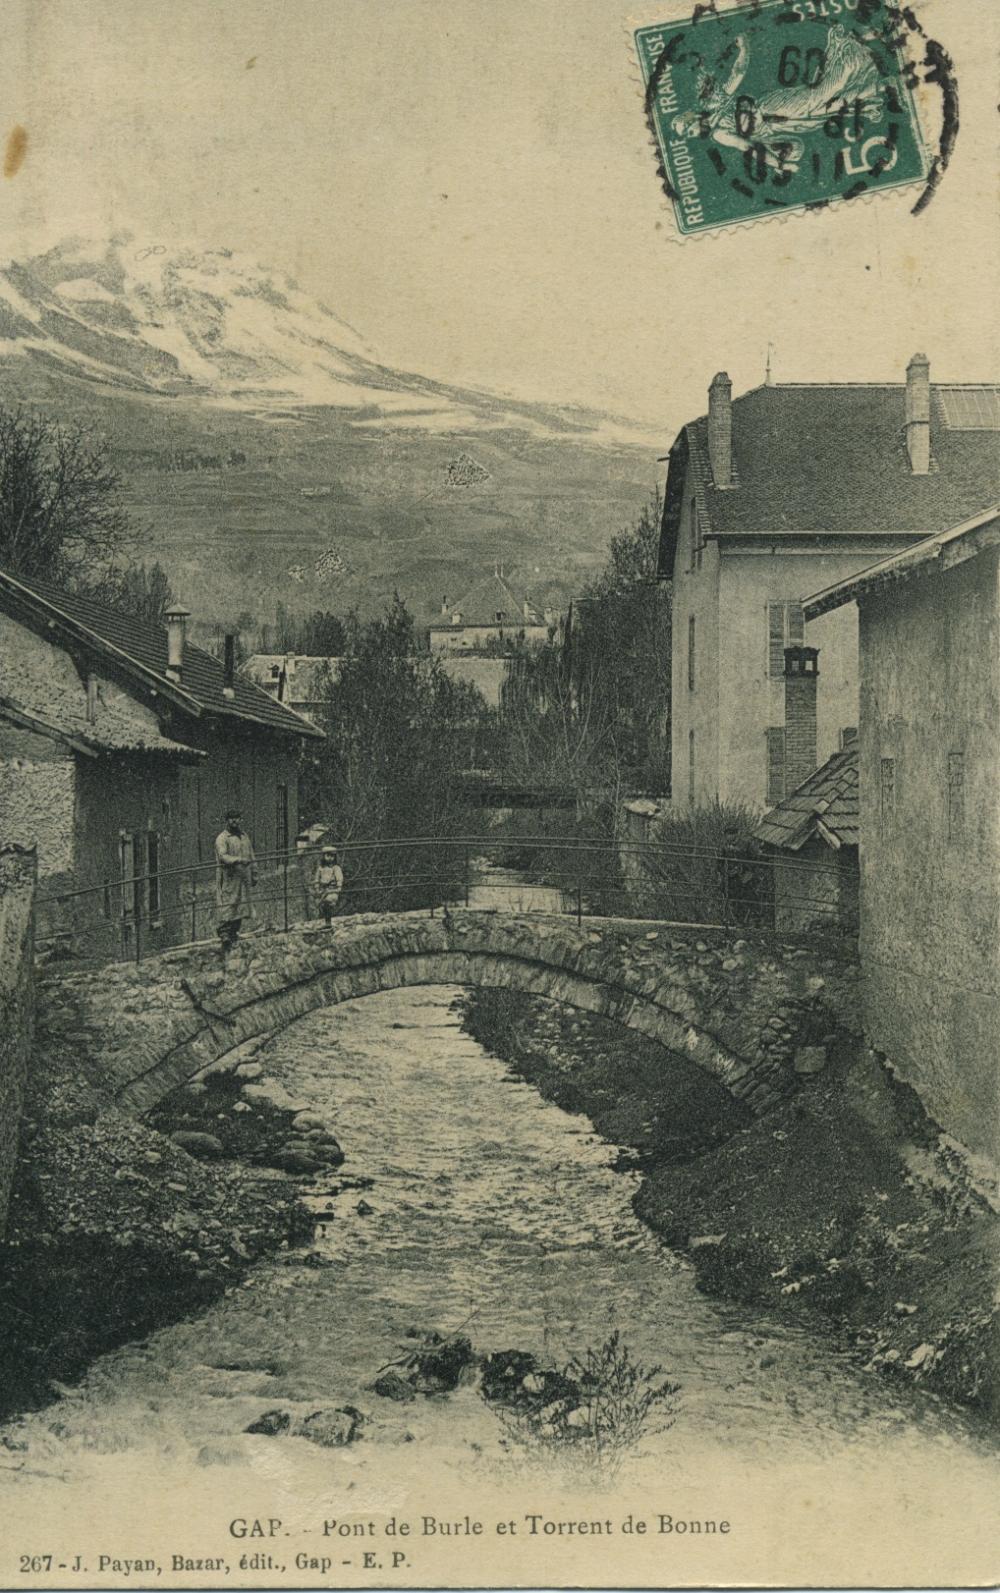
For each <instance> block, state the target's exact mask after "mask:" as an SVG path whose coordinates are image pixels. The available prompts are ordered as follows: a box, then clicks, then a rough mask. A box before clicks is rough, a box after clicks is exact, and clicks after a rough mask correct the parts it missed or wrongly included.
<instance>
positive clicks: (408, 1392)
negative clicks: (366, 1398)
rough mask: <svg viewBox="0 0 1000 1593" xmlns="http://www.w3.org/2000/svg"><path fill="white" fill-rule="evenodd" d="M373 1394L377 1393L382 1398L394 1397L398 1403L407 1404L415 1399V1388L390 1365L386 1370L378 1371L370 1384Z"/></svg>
mask: <svg viewBox="0 0 1000 1593" xmlns="http://www.w3.org/2000/svg"><path fill="white" fill-rule="evenodd" d="M371 1391H372V1393H373V1394H378V1395H380V1396H381V1398H382V1399H394V1400H396V1401H397V1402H398V1403H399V1404H400V1405H408V1404H409V1403H410V1401H411V1400H414V1399H416V1397H417V1395H416V1390H415V1389H414V1387H413V1384H412V1383H411V1382H410V1381H409V1379H408V1378H405V1377H403V1376H401V1375H400V1373H399V1372H395V1371H393V1370H392V1368H391V1367H390V1368H389V1369H388V1371H385V1372H380V1373H379V1375H378V1377H376V1379H375V1381H374V1383H372V1385H371Z"/></svg>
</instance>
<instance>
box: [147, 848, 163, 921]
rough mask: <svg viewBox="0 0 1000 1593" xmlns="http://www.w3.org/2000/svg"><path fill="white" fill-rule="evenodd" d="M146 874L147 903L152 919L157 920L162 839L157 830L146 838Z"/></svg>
mask: <svg viewBox="0 0 1000 1593" xmlns="http://www.w3.org/2000/svg"><path fill="white" fill-rule="evenodd" d="M146 872H147V874H148V876H149V879H148V881H147V896H146V903H147V906H148V909H149V916H150V918H156V917H157V916H158V914H159V911H160V837H159V834H158V833H157V831H156V830H150V832H149V834H148V835H147V836H146Z"/></svg>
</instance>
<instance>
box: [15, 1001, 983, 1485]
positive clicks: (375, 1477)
mask: <svg viewBox="0 0 1000 1593" xmlns="http://www.w3.org/2000/svg"><path fill="white" fill-rule="evenodd" d="M457 993H458V992H457V991H456V990H455V989H453V988H450V987H431V988H425V989H418V990H409V991H408V990H400V991H392V992H385V993H383V994H381V995H378V996H374V997H369V998H366V999H364V1000H360V1001H355V1002H351V1003H347V1004H345V1005H343V1006H341V1007H336V1008H332V1009H329V1010H327V1011H323V1012H319V1013H314V1014H312V1015H310V1016H309V1017H307V1018H304V1019H302V1020H301V1021H300V1022H298V1023H297V1024H295V1025H294V1026H293V1027H291V1028H289V1029H287V1030H286V1031H284V1033H282V1034H281V1035H280V1036H278V1037H277V1038H276V1039H275V1040H273V1041H272V1042H271V1043H270V1045H269V1046H268V1048H267V1049H266V1050H265V1051H264V1052H263V1053H262V1054H261V1058H260V1059H261V1060H262V1061H263V1062H264V1064H265V1069H266V1072H267V1075H268V1076H269V1077H271V1078H272V1079H275V1080H277V1081H279V1082H280V1083H281V1085H282V1086H283V1087H284V1089H285V1090H287V1091H288V1092H289V1094H290V1095H291V1096H293V1097H294V1099H295V1101H296V1102H297V1103H299V1104H300V1105H301V1106H302V1107H306V1106H308V1107H309V1108H311V1109H312V1110H314V1111H317V1112H320V1113H322V1114H323V1115H324V1116H325V1117H326V1118H327V1120H328V1121H329V1122H330V1123H331V1124H332V1126H333V1127H334V1129H335V1132H336V1133H337V1135H338V1137H339V1139H340V1140H341V1142H342V1145H343V1147H344V1150H345V1152H346V1155H347V1162H346V1165H345V1167H344V1169H343V1173H344V1174H350V1175H357V1176H361V1175H363V1176H365V1177H368V1178H370V1179H371V1180H372V1184H371V1186H370V1187H369V1188H366V1189H364V1191H363V1192H359V1190H358V1189H357V1188H348V1189H345V1190H344V1191H342V1192H341V1193H339V1194H338V1195H336V1196H334V1197H333V1198H332V1199H329V1198H328V1197H327V1196H326V1195H325V1194H317V1195H316V1196H314V1197H313V1198H314V1203H315V1205H316V1208H317V1210H325V1209H326V1208H327V1207H328V1206H332V1208H333V1210H334V1213H335V1214H334V1215H333V1216H331V1217H330V1218H329V1220H328V1221H327V1222H326V1224H325V1228H324V1230H323V1231H321V1232H320V1233H319V1234H318V1237H317V1241H316V1250H317V1251H318V1252H319V1253H320V1256H321V1258H322V1260H323V1261H324V1262H326V1263H328V1264H327V1265H320V1266H306V1265H304V1264H303V1260H302V1256H301V1255H296V1254H294V1253H292V1254H289V1255H287V1256H284V1257H278V1258H277V1259H275V1260H274V1261H272V1262H267V1263H263V1264H261V1265H260V1266H258V1267H257V1268H256V1269H255V1271H254V1272H253V1274H252V1275H251V1277H250V1278H249V1279H248V1280H247V1282H246V1283H245V1285H244V1286H242V1287H237V1288H234V1289H233V1290H232V1291H230V1293H229V1294H228V1295H227V1296H225V1297H224V1298H223V1299H222V1300H220V1301H219V1302H218V1303H217V1304H215V1305H214V1306H212V1307H211V1308H210V1309H208V1310H207V1311H205V1312H204V1313H202V1314H201V1315H199V1316H198V1317H197V1318H195V1319H193V1320H191V1321H186V1322H181V1323H178V1324H176V1325H174V1326H172V1327H168V1328H165V1329H163V1330H162V1331H160V1332H158V1333H156V1334H154V1335H152V1336H151V1337H150V1338H149V1339H148V1340H147V1341H145V1342H144V1343H141V1344H136V1345H131V1346H126V1347H124V1348H122V1349H121V1350H119V1351H117V1352H114V1353H112V1354H109V1355H105V1356H103V1357H102V1358H101V1359H100V1360H99V1361H98V1362H97V1363H96V1364H95V1365H94V1366H93V1367H92V1369H91V1370H90V1372H89V1374H88V1375H87V1377H86V1378H85V1380H84V1381H83V1383H82V1384H81V1385H80V1386H79V1387H78V1388H77V1389H75V1390H72V1391H68V1393H67V1395H66V1397H65V1398H63V1399H62V1400H60V1401H58V1402H57V1403H56V1404H55V1405H53V1406H51V1407H50V1408H49V1409H47V1410H45V1411H42V1412H39V1413H38V1414H36V1415H34V1416H32V1417H29V1418H28V1419H27V1421H26V1422H25V1423H24V1424H23V1426H22V1427H21V1429H20V1431H19V1434H18V1436H19V1437H20V1438H22V1439H27V1441H28V1451H27V1457H26V1458H27V1459H28V1461H29V1462H30V1468H31V1475H32V1478H33V1481H32V1483H31V1486H33V1487H34V1488H36V1489H44V1488H45V1487H46V1486H49V1484H47V1483H46V1482H45V1481H44V1480H40V1478H39V1473H41V1474H42V1476H43V1477H45V1476H48V1477H51V1478H53V1479H55V1478H60V1479H65V1480H67V1481H70V1482H73V1483H75V1484H77V1486H78V1489H87V1488H90V1487H96V1488H98V1489H99V1490H100V1491H101V1493H102V1495H104V1496H107V1495H108V1493H109V1491H113V1490H114V1489H115V1488H116V1487H119V1486H125V1485H126V1483H127V1481H128V1479H129V1477H130V1476H131V1475H132V1473H133V1470H134V1468H135V1467H137V1466H145V1467H150V1466H153V1465H155V1466H156V1467H157V1468H158V1469H157V1475H158V1476H161V1477H162V1478H163V1479H164V1486H165V1485H166V1481H167V1480H168V1479H169V1478H170V1477H174V1478H175V1479H180V1478H184V1479H186V1482H185V1485H186V1486H190V1478H191V1476H192V1468H194V1467H195V1466H197V1465H200V1466H202V1467H206V1468H209V1469H211V1468H213V1467H215V1468H218V1467H219V1466H221V1465H225V1466H226V1467H227V1468H228V1474H229V1476H230V1477H232V1469H233V1468H234V1467H235V1468H236V1469H237V1472H238V1473H242V1474H244V1475H245V1476H247V1477H248V1478H251V1479H252V1478H254V1477H256V1479H257V1480H258V1481H259V1480H260V1479H261V1478H262V1477H267V1478H269V1479H270V1484H269V1485H272V1486H276V1485H277V1480H280V1482H281V1486H282V1488H283V1489H284V1490H285V1491H286V1492H287V1493H294V1494H296V1495H297V1496H298V1495H302V1494H303V1493H304V1494H305V1495H306V1496H309V1494H310V1490H312V1493H313V1494H315V1493H316V1491H317V1490H319V1491H320V1492H322V1491H323V1490H327V1492H328V1490H329V1488H330V1486H331V1483H330V1479H331V1477H332V1476H336V1478H338V1479H339V1483H338V1486H342V1487H344V1488H347V1489H353V1488H357V1487H359V1486H361V1485H362V1483H363V1484H364V1488H366V1489H367V1490H368V1492H367V1495H366V1496H367V1497H369V1498H370V1497H371V1496H372V1492H371V1491H372V1490H373V1489H374V1490H375V1493H376V1494H378V1489H379V1488H384V1487H386V1486H388V1484H387V1482H386V1479H387V1478H389V1477H391V1476H392V1475H397V1476H403V1475H404V1474H405V1473H407V1471H408V1473H409V1475H410V1477H411V1480H412V1477H413V1475H414V1474H415V1468H416V1472H417V1473H419V1474H421V1475H426V1476H428V1477H430V1476H432V1475H439V1474H440V1475H444V1476H450V1477H451V1479H452V1480H455V1479H456V1478H458V1479H461V1478H469V1477H470V1476H473V1475H489V1476H492V1475H500V1474H502V1472H503V1468H504V1467H505V1466H509V1465H511V1464H512V1461H511V1460H510V1458H509V1457H508V1456H506V1455H505V1452H504V1450H503V1448H502V1446H501V1439H502V1437H503V1433H502V1429H501V1427H500V1425H499V1423H498V1421H497V1418H496V1416H495V1415H494V1413H493V1412H492V1411H491V1410H490V1409H489V1408H488V1407H487V1406H486V1404H485V1403H484V1401H483V1400H482V1398H481V1397H480V1395H479V1394H478V1392H477V1391H476V1389H475V1388H474V1387H461V1388H459V1389H458V1390H457V1391H456V1392H455V1393H453V1394H450V1395H442V1396H435V1397H432V1398H424V1397H422V1398H420V1399H419V1400H417V1401H416V1402H415V1403H412V1404H409V1405H395V1404H393V1403H392V1402H390V1401H388V1400H385V1399H382V1398H380V1397H379V1396H377V1395H375V1394H374V1393H372V1392H371V1391H370V1390H369V1389H368V1388H367V1385H368V1384H370V1382H371V1380H372V1378H373V1377H374V1375H375V1374H376V1373H377V1372H378V1370H379V1369H380V1368H382V1367H383V1366H385V1365H386V1364H387V1363H390V1362H392V1361H394V1360H395V1359H397V1357H398V1356H399V1355H400V1353H401V1346H403V1345H405V1343H406V1340H405V1334H406V1331H407V1329H409V1328H411V1327H416V1328H418V1329H420V1330H422V1331H423V1330H431V1329H436V1330H438V1331H441V1332H453V1331H455V1330H456V1329H458V1328H459V1327H462V1326H463V1324H464V1331H465V1332H466V1333H467V1334H468V1335H469V1336H470V1337H471V1338H472V1340H473V1342H474V1344H475V1345H476V1347H477V1349H479V1350H481V1351H487V1350H496V1349H503V1348H519V1349H526V1350H529V1351H532V1352H534V1353H535V1354H536V1355H538V1356H540V1357H544V1358H545V1359H546V1361H547V1362H549V1363H550V1364H553V1363H554V1364H559V1363H561V1362H562V1361H563V1360H564V1359H565V1358H566V1357H567V1356H568V1355H570V1354H572V1353H574V1352H579V1351H582V1350H584V1349H585V1348H586V1347H587V1346H588V1345H589V1346H598V1345H600V1344H601V1343H602V1342H603V1341H604V1340H606V1339H607V1338H608V1337H609V1335H610V1334H611V1333H612V1332H614V1331H615V1330H618V1331H620V1333H621V1335H622V1338H623V1340H624V1341H625V1342H627V1344H628V1346H629V1348H630V1350H631V1352H632V1353H633V1355H634V1356H636V1357H637V1358H638V1359H639V1360H641V1361H643V1362H645V1363H647V1364H648V1363H652V1362H657V1363H661V1364H662V1365H663V1366H664V1367H665V1368H666V1370H667V1371H668V1372H669V1374H670V1376H671V1378H672V1379H673V1380H674V1381H676V1382H678V1383H680V1384H681V1394H680V1400H679V1406H678V1411H677V1420H676V1424H675V1425H674V1427H673V1428H672V1429H671V1430H670V1431H669V1432H665V1433H662V1434H660V1435H652V1436H651V1437H650V1438H649V1440H648V1442H647V1443H646V1444H645V1445H644V1446H643V1451H644V1458H641V1459H639V1460H637V1461H636V1463H635V1464H636V1465H637V1466H638V1467H640V1468H642V1467H652V1468H654V1472H663V1470H664V1468H667V1467H669V1468H670V1470H671V1471H672V1472H676V1471H677V1468H681V1470H682V1471H683V1468H684V1466H685V1465H687V1464H694V1457H696V1456H697V1457H698V1464H699V1467H704V1465H705V1464H706V1463H707V1462H706V1458H705V1457H706V1455H707V1456H709V1457H711V1455H712V1454H715V1455H717V1456H721V1455H722V1454H723V1453H726V1454H730V1455H731V1454H736V1453H738V1454H739V1455H741V1456H743V1457H745V1458H747V1459H748V1460H751V1461H753V1463H754V1464H758V1463H759V1464H761V1465H765V1464H767V1463H768V1462H769V1461H772V1460H773V1461H778V1460H780V1461H782V1462H784V1463H787V1462H789V1461H792V1462H795V1461H796V1460H797V1458H798V1457H801V1459H802V1461H803V1463H805V1462H806V1461H807V1460H808V1459H810V1458H812V1459H815V1458H816V1456H817V1455H820V1454H822V1455H831V1454H834V1453H837V1454H840V1453H842V1452H849V1453H850V1454H851V1455H852V1456H853V1457H854V1458H855V1459H856V1460H857V1461H858V1462H859V1463H860V1462H862V1461H865V1462H867V1461H871V1462H872V1464H873V1465H875V1464H885V1462H886V1456H887V1454H889V1455H890V1456H891V1463H892V1465H893V1466H896V1467H898V1466H901V1465H905V1464H906V1463H908V1462H909V1461H912V1462H913V1463H914V1464H915V1465H918V1466H919V1465H920V1464H922V1463H924V1462H926V1460H927V1458H928V1457H930V1458H931V1459H932V1461H934V1463H935V1464H937V1465H946V1466H948V1467H951V1468H954V1467H956V1466H961V1465H968V1466H970V1467H978V1466H981V1465H986V1464H987V1463H988V1461H987V1458H986V1456H985V1454H984V1452H983V1451H982V1450H980V1448H979V1444H978V1440H977V1439H976V1437H975V1435H974V1434H973V1433H972V1432H971V1430H970V1429H969V1428H968V1427H967V1425H966V1424H964V1422H963V1420H962V1419H961V1418H960V1417H958V1416H956V1415H954V1414H953V1413H949V1412H948V1411H947V1410H946V1409H945V1408H944V1407H943V1406H941V1405H939V1404H938V1403H937V1402H935V1401H933V1400H930V1399H926V1398H920V1397H918V1396H914V1395H912V1394H910V1395H906V1396H904V1395H903V1394H895V1393H894V1392H893V1391H892V1390H890V1389H888V1388H887V1387H886V1386H885V1385H884V1384H883V1383H881V1382H880V1381H879V1380H878V1379H877V1378H876V1377H875V1376H873V1375H865V1374H864V1373H863V1372H862V1371H861V1370H859V1369H858V1368H856V1367H853V1366H851V1365H850V1364H849V1363H848V1362H847V1361H846V1360H845V1359H843V1358H842V1357H840V1356H839V1355H838V1354H837V1353H835V1351H834V1350H833V1349H832V1348H831V1347H830V1346H829V1345H828V1344H825V1343H824V1342H823V1341H822V1340H821V1339H820V1338H818V1337H817V1336H815V1335H814V1334H811V1333H809V1332H808V1331H806V1330H804V1329H801V1328H799V1327H798V1326H790V1325H787V1324H781V1323H777V1322H775V1321H772V1320H769V1319H767V1318H764V1317H761V1316H757V1315H754V1314H753V1313H749V1312H747V1311H745V1310H741V1309H737V1308H735V1307H733V1308H729V1307H726V1306H725V1305H720V1304H717V1303H714V1302H711V1301H709V1300H707V1299H706V1298H705V1297H703V1296H701V1295H699V1294H698V1293H697V1291H696V1290H695V1287H694V1282H693V1275H692V1273H691V1270H690V1269H689V1267H688V1266H687V1265H686V1264H685V1263H684V1262H683V1261H681V1260H680V1259H678V1258H677V1257H675V1256H674V1255H672V1254H671V1253H670V1252H669V1251H667V1250H666V1249H665V1248H664V1247H663V1246H662V1245H661V1244H660V1243H659V1242H658V1241H657V1240H656V1238H655V1237H654V1236H653V1235H651V1234H650V1233H649V1232H648V1231H647V1230H645V1229H644V1228H643V1227H642V1226H641V1225H640V1224H639V1222H638V1221H637V1220H636V1218H635V1216H634V1214H633V1212H632V1209H631V1204H630V1199H631V1196H632V1194H633V1192H634V1188H635V1178H636V1175H634V1174H632V1173H629V1172H620V1171H617V1170H615V1166H614V1164H615V1160H616V1150H615V1148H614V1147H613V1146H609V1145H607V1144H606V1143H604V1142H602V1141H601V1140H600V1139H599V1138H598V1137H597V1136H596V1135H595V1133H594V1132H593V1130H592V1128H591V1127H590V1125H589V1123H588V1122H587V1120H586V1119H584V1118H581V1117H576V1116H570V1115H568V1114H567V1113H565V1112H563V1111H562V1110H561V1109H560V1108H558V1107H557V1106H555V1105H553V1104H551V1103H549V1102H546V1101H544V1100H543V1099H542V1098H541V1096H540V1095H539V1094H538V1093H537V1092H536V1091H535V1090H534V1089H533V1088H532V1087H531V1086H530V1085H528V1084H525V1083H523V1082H520V1081H517V1080H513V1079H511V1078H510V1077H509V1076H508V1075H507V1074H506V1070H505V1068H504V1065H503V1064H502V1063H501V1062H499V1061H497V1060H496V1059H494V1058H491V1057H490V1056H488V1055H487V1054H486V1052H485V1051H484V1050H483V1048H482V1047H481V1046H480V1045H479V1044H478V1043H477V1042H476V1041H474V1040H472V1039H471V1038H469V1037H468V1036H467V1035H466V1034H464V1033H463V1031H462V1030H461V1028H460V1025H459V1020H458V1018H457V1016H456V1014H455V1011H454V1010H453V1002H454V999H455V997H456V995H457ZM333 1182H336V1180H333ZM319 1188H320V1189H322V1188H323V1185H322V1183H321V1184H320V1186H319ZM362 1194H363V1201H364V1203H366V1204H367V1205H368V1206H369V1207H370V1208H371V1210H370V1211H369V1212H367V1213H366V1212H365V1211H364V1210H362V1211H361V1212H359V1211H358V1209H357V1208H358V1205H359V1203H361V1201H362ZM226 1368H228V1369H226ZM345 1403H347V1404H351V1405H354V1406H358V1407H360V1408H361V1409H363V1410H364V1411H365V1412H366V1413H367V1414H368V1415H369V1416H370V1417H371V1418H372V1420H371V1422H370V1424H369V1426H368V1427H366V1429H365V1431H364V1438H363V1440H362V1441H361V1442H358V1443H355V1444H353V1445H352V1446H351V1447H350V1449H349V1450H336V1451H331V1450H322V1449H319V1448H317V1447H316V1446H315V1445H312V1444H310V1443H308V1442H306V1441H305V1440H304V1439H299V1438H292V1439H288V1438H284V1439H273V1438H268V1437H263V1436H260V1437H258V1436H254V1437H244V1436H241V1435H242V1434H243V1430H244V1429H245V1428H246V1426H247V1425H248V1423H250V1422H251V1421H253V1420H254V1419H256V1418H257V1417H258V1416H259V1415H260V1414H261V1413H262V1412H263V1411H265V1410H267V1409H270V1408H275V1407H281V1408H290V1409H293V1410H299V1411H303V1412H304V1411H308V1410H310V1409H315V1408H316V1407H317V1406H318V1405H343V1404H345ZM414 1445H416V1446H418V1447H417V1448H414V1447H413V1446H414ZM0 1453H2V1451H0ZM544 1463H545V1464H549V1463H550V1462H549V1461H545V1462H544ZM553 1464H554V1463H553ZM494 1468H499V1470H498V1471H495V1470H494ZM200 1475H202V1476H205V1477H207V1476H208V1471H204V1472H202V1473H200ZM345 1478H346V1479H348V1481H346V1482H345V1481H344V1479H345ZM10 1480H11V1481H14V1480H15V1478H14V1477H13V1475H12V1477H11V1479H10ZM27 1480H28V1479H27V1478H24V1479H23V1482H22V1485H23V1483H24V1482H27ZM178 1485H179V1484H178ZM51 1486H55V1483H54V1482H53V1483H52V1484H51Z"/></svg>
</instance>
